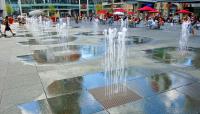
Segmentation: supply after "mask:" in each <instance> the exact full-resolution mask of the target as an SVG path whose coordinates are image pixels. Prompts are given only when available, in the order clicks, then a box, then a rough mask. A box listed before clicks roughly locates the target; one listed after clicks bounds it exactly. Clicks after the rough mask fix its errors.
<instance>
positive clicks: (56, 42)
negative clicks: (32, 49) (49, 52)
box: [18, 36, 77, 45]
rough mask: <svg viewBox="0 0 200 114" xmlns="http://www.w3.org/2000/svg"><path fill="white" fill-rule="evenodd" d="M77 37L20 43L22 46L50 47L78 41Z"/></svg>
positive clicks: (42, 39) (50, 38) (29, 40)
mask: <svg viewBox="0 0 200 114" xmlns="http://www.w3.org/2000/svg"><path fill="white" fill-rule="evenodd" d="M76 39H77V37H72V36H71V37H68V38H62V37H49V38H48V39H47V38H41V39H28V41H22V42H18V43H19V44H22V45H50V44H61V43H67V42H72V41H74V40H76Z"/></svg>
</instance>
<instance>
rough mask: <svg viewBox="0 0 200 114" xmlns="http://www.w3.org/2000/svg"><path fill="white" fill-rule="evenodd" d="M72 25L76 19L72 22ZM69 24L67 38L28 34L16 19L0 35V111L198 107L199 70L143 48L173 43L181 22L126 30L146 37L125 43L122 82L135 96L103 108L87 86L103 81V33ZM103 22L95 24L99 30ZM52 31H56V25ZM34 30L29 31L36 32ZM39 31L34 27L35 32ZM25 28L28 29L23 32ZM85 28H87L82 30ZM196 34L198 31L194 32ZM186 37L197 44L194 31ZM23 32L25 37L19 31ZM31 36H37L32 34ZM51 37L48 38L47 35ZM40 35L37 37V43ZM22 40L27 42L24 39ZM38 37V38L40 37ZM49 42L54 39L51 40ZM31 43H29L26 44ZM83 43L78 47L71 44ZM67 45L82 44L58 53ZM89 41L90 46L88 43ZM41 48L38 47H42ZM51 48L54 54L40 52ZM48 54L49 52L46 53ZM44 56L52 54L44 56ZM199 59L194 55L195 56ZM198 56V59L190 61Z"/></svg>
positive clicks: (144, 111)
mask: <svg viewBox="0 0 200 114" xmlns="http://www.w3.org/2000/svg"><path fill="white" fill-rule="evenodd" d="M73 26H77V25H73ZM78 26H81V28H78V27H77V28H76V27H74V28H72V29H70V31H69V33H70V36H73V37H77V39H76V38H75V39H74V40H73V38H72V41H71V42H69V43H67V42H65V41H63V40H59V41H58V42H57V41H54V39H53V38H54V37H52V38H46V39H48V40H44V39H41V38H44V37H46V36H45V35H44V36H41V37H37V38H35V37H32V36H31V35H30V34H29V33H31V32H30V30H27V29H23V28H22V27H19V26H17V25H16V27H15V30H16V31H17V35H16V37H12V38H0V50H1V51H0V65H1V67H0V114H51V113H52V114H80V113H81V114H93V113H97V114H107V113H110V114H165V113H166V114H198V113H200V99H199V97H198V96H200V92H199V91H198V89H199V87H200V84H199V79H200V76H199V74H200V71H199V69H198V67H197V68H193V67H180V66H178V65H174V64H165V63H163V62H160V61H158V60H155V59H152V58H151V57H149V56H148V54H147V53H145V51H144V50H149V49H154V48H161V47H177V46H178V40H179V36H180V27H179V26H177V27H168V29H167V30H166V28H165V29H164V30H148V29H145V28H133V29H129V32H128V35H129V36H141V37H148V38H150V39H151V41H150V42H148V43H146V44H135V45H130V46H129V48H128V52H129V55H130V56H129V58H128V59H127V60H128V65H129V66H130V68H129V73H128V74H129V77H128V79H127V80H128V82H127V88H128V90H129V91H132V92H134V93H135V94H136V95H138V96H140V97H141V99H139V100H132V101H131V102H125V103H122V104H120V103H119V104H118V105H116V106H113V107H109V108H107V109H105V106H104V105H103V103H102V102H104V101H101V100H98V98H96V97H95V95H94V94H91V92H90V91H91V90H93V89H95V88H100V87H104V86H105V83H104V74H103V73H102V71H103V69H102V61H103V54H102V53H103V52H104V50H103V47H101V46H102V45H101V44H102V42H103V40H104V37H103V36H101V35H99V36H98V37H96V36H93V35H91V34H89V35H88V36H87V35H84V34H82V35H78V34H77V33H81V32H89V31H92V30H93V29H92V27H93V26H86V25H85V26H83V25H78ZM104 28H105V26H100V27H99V30H103V29H104ZM51 31H54V32H55V28H52V29H51ZM36 33H37V32H35V33H34V34H33V36H36ZM39 33H41V31H38V34H39ZM25 34H27V35H25ZM87 34H88V33H87ZM198 35H200V34H198ZM198 35H197V36H196V37H192V38H190V41H189V45H190V47H196V48H198V47H200V46H199V43H200V37H199V36H198ZM24 36H25V37H24ZM33 39H36V40H33ZM49 39H50V40H49ZM38 41H39V43H37V42H38ZM20 42H25V44H26V43H27V44H28V45H24V43H20ZM41 42H42V43H41ZM52 42H53V43H52ZM29 44H30V45H29ZM80 44H81V45H86V46H83V47H79V46H74V45H80ZM66 45H72V46H69V47H67V49H68V48H70V49H73V50H81V52H82V53H81V54H82V56H81V57H80V55H77V54H76V53H75V54H73V57H71V56H67V58H64V59H63V56H61V55H62V52H63V51H65V49H66ZM88 45H89V46H88ZM41 50H43V51H41ZM49 50H51V51H52V50H53V52H54V51H55V52H56V53H54V55H56V54H58V55H59V56H58V57H57V58H53V59H52V58H43V57H44V56H43V55H44V54H49V53H48V52H47V51H49ZM50 54H51V53H50ZM46 57H51V56H50V55H49V56H46ZM197 60H198V59H197ZM195 62H198V61H195ZM198 64H200V63H197V65H198Z"/></svg>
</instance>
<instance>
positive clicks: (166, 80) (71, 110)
mask: <svg viewBox="0 0 200 114" xmlns="http://www.w3.org/2000/svg"><path fill="white" fill-rule="evenodd" d="M133 68H134V67H130V68H129V69H128V77H130V78H128V80H127V87H128V88H129V90H130V91H132V92H135V93H136V94H138V95H140V96H142V97H144V98H143V99H140V100H136V101H133V102H131V103H127V104H121V105H120V106H118V105H117V106H115V107H112V108H109V109H107V111H108V112H109V113H110V114H122V113H123V114H165V113H167V114H190V113H191V114H198V113H197V112H200V98H199V96H200V92H199V91H198V89H199V88H200V84H199V83H197V81H194V80H190V78H186V76H182V75H181V73H173V72H168V73H160V72H157V73H156V71H151V70H149V71H148V70H145V69H141V70H139V68H138V69H133ZM145 72H147V73H149V75H148V74H147V73H145ZM104 87H105V76H104V73H103V72H97V73H93V74H87V75H84V76H80V77H75V78H70V79H63V80H56V81H54V82H52V83H50V84H49V85H46V87H45V93H46V94H47V102H48V106H47V105H46V104H45V105H41V103H40V102H41V101H38V102H39V103H38V102H30V103H26V104H22V105H19V106H18V107H19V108H20V110H22V109H23V110H31V109H29V105H30V106H31V105H32V109H35V110H39V111H40V112H41V110H44V109H48V107H49V108H50V110H51V111H52V113H53V114H93V113H96V112H99V111H102V110H103V107H102V105H101V104H99V103H98V101H96V100H95V99H94V97H93V96H92V95H91V94H90V93H89V92H88V90H89V91H90V90H93V89H98V88H104ZM101 94H103V93H101ZM97 95H100V94H97ZM100 97H101V96H100ZM128 97H129V96H127V98H128ZM120 98H122V99H120V100H122V101H123V99H126V98H124V97H120ZM42 101H45V100H42ZM38 104H39V105H38ZM43 104H44V103H43ZM44 106H45V108H43V107H44ZM131 107H134V108H131ZM104 109H106V107H104ZM24 114H26V113H24ZM42 114H43V113H42Z"/></svg>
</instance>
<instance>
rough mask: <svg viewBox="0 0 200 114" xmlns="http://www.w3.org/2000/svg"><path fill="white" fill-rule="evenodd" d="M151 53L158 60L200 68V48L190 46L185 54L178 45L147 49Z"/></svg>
mask: <svg viewBox="0 0 200 114" xmlns="http://www.w3.org/2000/svg"><path fill="white" fill-rule="evenodd" d="M145 52H146V53H147V54H148V55H149V56H148V57H150V58H153V59H155V60H157V61H160V62H163V63H167V64H172V65H176V66H180V67H194V68H197V69H198V68H200V49H199V48H189V49H188V52H187V53H186V54H185V55H181V54H180V53H179V52H178V51H177V48H176V47H165V48H157V49H152V50H145Z"/></svg>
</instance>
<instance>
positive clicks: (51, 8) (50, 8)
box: [49, 5, 56, 15]
mask: <svg viewBox="0 0 200 114" xmlns="http://www.w3.org/2000/svg"><path fill="white" fill-rule="evenodd" d="M49 13H50V14H51V15H54V14H55V13H56V7H55V6H54V5H50V6H49Z"/></svg>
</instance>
